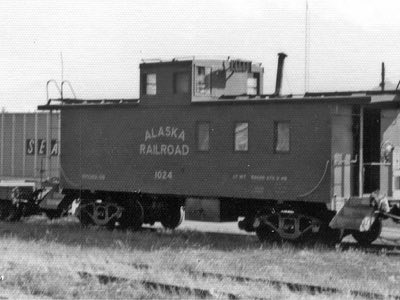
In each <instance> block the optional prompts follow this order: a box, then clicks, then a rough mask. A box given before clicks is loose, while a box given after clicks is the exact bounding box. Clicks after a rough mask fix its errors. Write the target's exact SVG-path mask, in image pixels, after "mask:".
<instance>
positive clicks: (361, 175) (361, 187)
mask: <svg viewBox="0 0 400 300" xmlns="http://www.w3.org/2000/svg"><path fill="white" fill-rule="evenodd" d="M363 148H364V107H363V106H360V149H359V154H358V155H359V158H360V162H359V169H358V180H359V182H358V196H359V197H362V196H363V193H364V151H363Z"/></svg>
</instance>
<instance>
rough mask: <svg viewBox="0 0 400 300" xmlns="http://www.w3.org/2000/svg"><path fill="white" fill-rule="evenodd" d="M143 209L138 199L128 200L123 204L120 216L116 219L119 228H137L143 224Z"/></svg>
mask: <svg viewBox="0 0 400 300" xmlns="http://www.w3.org/2000/svg"><path fill="white" fill-rule="evenodd" d="M143 220H144V210H143V206H142V204H140V202H139V201H138V200H132V201H129V203H127V204H125V206H124V209H123V211H122V214H121V217H120V218H119V219H117V222H118V223H119V226H120V228H121V229H126V228H131V229H132V230H135V231H136V230H139V229H140V228H141V227H142V225H143Z"/></svg>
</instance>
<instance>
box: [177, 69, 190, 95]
mask: <svg viewBox="0 0 400 300" xmlns="http://www.w3.org/2000/svg"><path fill="white" fill-rule="evenodd" d="M189 79H190V78H189V73H188V72H178V73H174V94H187V93H189V85H190V80H189Z"/></svg>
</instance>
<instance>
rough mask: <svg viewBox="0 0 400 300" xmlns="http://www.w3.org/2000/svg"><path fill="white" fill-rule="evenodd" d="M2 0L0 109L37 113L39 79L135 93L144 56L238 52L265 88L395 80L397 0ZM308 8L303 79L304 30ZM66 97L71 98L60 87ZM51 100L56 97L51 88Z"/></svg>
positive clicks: (341, 86) (42, 95) (41, 91)
mask: <svg viewBox="0 0 400 300" xmlns="http://www.w3.org/2000/svg"><path fill="white" fill-rule="evenodd" d="M307 2H308V11H306V0H292V1H290V0H276V1H272V0H259V1H258V0H244V1H241V0H230V1H228V0H213V1H211V0H209V1H207V0H204V1H188V0H185V1H184V0H178V1H172V0H152V1H145V0H143V1H142V0H138V1H132V0H130V1H128V0H126V1H123V0H96V1H91V0H90V1H89V0H80V1H78V0H68V1H64V0H58V1H57V0H51V1H42V0H30V1H18V0H13V1H9V0H2V1H0V109H1V108H2V109H3V110H6V111H12V112H19V111H21V112H22V111H34V110H35V109H36V107H37V106H38V105H40V104H44V103H45V102H46V82H47V81H48V80H50V79H54V80H56V81H57V82H58V83H59V84H60V82H61V69H62V68H61V53H62V58H63V59H62V61H63V70H64V71H63V78H64V80H68V81H70V82H71V84H72V86H73V89H74V90H75V92H76V95H77V97H78V98H88V99H99V98H100V99H104V98H137V97H138V94H139V64H140V62H141V59H143V58H145V59H146V58H161V59H171V58H173V57H183V56H202V57H204V56H207V57H210V58H213V57H217V58H220V57H227V56H230V57H235V58H242V59H249V60H252V61H254V62H261V63H262V64H263V66H264V69H265V73H264V93H272V92H273V90H274V86H275V76H276V64H277V53H279V52H285V53H286V54H287V55H288V57H287V58H286V61H285V69H284V80H283V87H282V92H283V93H286V94H292V93H293V94H301V93H304V91H305V89H307V91H315V92H316V91H343V90H366V89H372V88H375V87H377V86H378V85H379V82H380V72H381V62H385V66H386V78H387V80H388V81H390V82H392V83H393V84H394V85H397V83H398V82H399V80H400V18H399V17H398V12H399V11H400V4H397V3H396V2H398V1H397V0H363V1H361V0H346V1H345V0H331V1H328V0H308V1H307ZM306 13H307V14H308V18H307V19H308V37H309V39H308V53H309V54H308V59H307V65H308V74H309V79H308V84H307V85H306V84H305V65H306V63H305V36H306V30H305V28H306V26H305V24H306ZM65 96H66V97H67V96H71V93H70V92H69V91H68V89H66V92H65ZM50 97H52V98H58V97H59V94H58V92H57V90H56V88H55V87H54V86H50Z"/></svg>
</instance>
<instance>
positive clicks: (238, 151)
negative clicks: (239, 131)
mask: <svg viewBox="0 0 400 300" xmlns="http://www.w3.org/2000/svg"><path fill="white" fill-rule="evenodd" d="M239 124H247V149H246V150H237V149H236V128H237V125H239ZM249 149H250V122H249V121H248V120H243V121H235V122H234V123H233V152H234V153H247V152H249Z"/></svg>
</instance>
